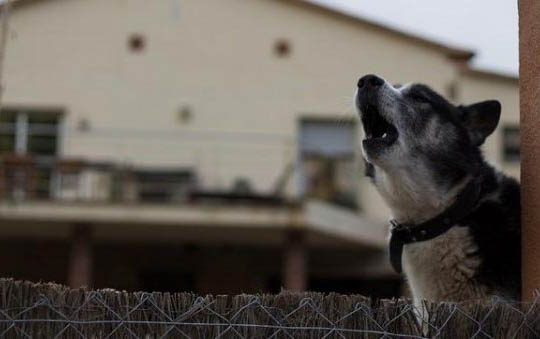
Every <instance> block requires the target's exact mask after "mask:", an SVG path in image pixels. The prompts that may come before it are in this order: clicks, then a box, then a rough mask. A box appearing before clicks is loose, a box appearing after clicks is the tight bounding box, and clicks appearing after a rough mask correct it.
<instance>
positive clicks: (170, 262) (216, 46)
mask: <svg viewBox="0 0 540 339" xmlns="http://www.w3.org/2000/svg"><path fill="white" fill-rule="evenodd" d="M8 37H9V40H8V43H7V53H6V56H5V61H4V63H5V64H4V78H3V79H2V82H3V86H4V88H5V92H4V94H3V107H4V108H3V110H2V112H1V115H0V153H1V154H2V167H1V175H2V179H1V183H0V189H1V194H2V199H3V200H2V203H1V204H0V220H1V225H2V226H1V228H0V237H1V241H2V243H3V244H2V246H1V247H0V252H1V253H2V255H3V256H4V258H5V260H4V265H3V266H2V268H1V269H0V275H3V276H6V275H12V276H15V277H16V278H26V279H33V280H40V279H41V280H56V281H58V282H67V283H70V284H72V285H74V286H76V285H81V284H91V285H94V286H97V287H105V286H109V287H116V288H126V289H140V288H144V289H169V290H170V289H173V290H179V289H191V290H195V291H198V292H239V291H246V292H253V291H259V290H270V291H274V290H278V289H279V286H281V285H285V286H286V287H288V288H298V289H302V288H306V287H308V288H311V289H318V290H323V291H325V290H336V291H342V292H360V293H369V294H376V295H392V294H396V293H399V280H398V278H397V276H395V275H394V274H393V273H392V272H391V269H390V267H389V265H388V263H387V260H386V258H385V254H384V253H385V237H386V220H387V219H388V217H389V213H388V211H387V209H386V208H385V207H384V204H383V203H382V202H381V200H380V198H379V197H378V195H377V194H376V193H375V192H374V190H373V188H372V187H371V186H370V185H369V182H368V180H365V179H364V178H363V175H362V161H361V156H360V151H359V147H358V145H359V126H358V123H357V122H356V120H354V116H355V113H354V109H353V107H352V95H353V92H354V90H355V85H356V81H357V79H358V78H359V77H360V76H361V75H363V74H366V73H377V74H380V75H382V76H383V77H385V78H386V79H388V80H391V81H393V82H396V83H404V82H410V81H415V82H424V83H426V84H428V85H430V86H431V87H433V88H434V89H436V90H438V91H440V92H441V93H443V94H445V95H446V96H448V97H450V98H452V100H454V101H456V102H465V103H470V102H473V101H476V100H483V99H490V98H497V99H499V100H501V101H502V103H503V110H504V112H503V118H502V124H501V127H500V128H499V130H498V131H497V135H496V137H494V138H492V139H491V140H490V141H489V142H488V144H487V145H486V154H487V155H488V157H489V158H490V160H491V161H493V162H494V163H496V164H498V165H500V166H502V167H504V168H505V169H507V170H509V171H510V172H511V173H512V174H514V175H518V173H519V167H518V166H519V134H518V132H519V130H518V123H519V111H518V107H519V105H518V83H517V79H515V78H513V77H509V76H503V75H499V74H493V73H489V72H483V71H477V70H471V69H470V68H469V67H468V61H469V60H470V59H471V58H472V57H473V53H472V52H471V51H468V50H463V49H460V48H455V47H451V46H446V45H444V44H441V43H438V42H433V41H428V40H425V39H422V38H419V37H415V36H411V35H408V34H405V33H403V32H399V31H396V30H393V29H391V28H388V27H384V26H382V25H379V24H376V23H373V22H370V21H368V20H365V19H363V18H357V17H352V16H349V15H347V14H343V13H339V12H335V11H332V10H329V9H326V8H323V7H320V6H318V5H314V4H311V3H308V2H305V1H299V0H223V1H212V0H182V1H181V0H170V1H147V0H118V1H110V0H41V1H33V0H18V1H15V2H14V3H13V8H12V10H11V15H10V23H9V34H8Z"/></svg>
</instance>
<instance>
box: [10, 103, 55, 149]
mask: <svg viewBox="0 0 540 339" xmlns="http://www.w3.org/2000/svg"><path fill="white" fill-rule="evenodd" d="M59 118H60V114H58V113H54V112H35V111H34V112H32V111H30V112H28V111H2V112H1V113H0V154H4V153H16V154H20V155H34V156H55V155H56V152H57V144H58V125H59Z"/></svg>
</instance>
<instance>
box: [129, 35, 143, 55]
mask: <svg viewBox="0 0 540 339" xmlns="http://www.w3.org/2000/svg"><path fill="white" fill-rule="evenodd" d="M145 46H146V40H145V38H144V36H143V35H142V34H138V33H135V34H132V35H130V36H129V38H128V47H129V50H130V51H132V52H142V51H143V50H144V48H145Z"/></svg>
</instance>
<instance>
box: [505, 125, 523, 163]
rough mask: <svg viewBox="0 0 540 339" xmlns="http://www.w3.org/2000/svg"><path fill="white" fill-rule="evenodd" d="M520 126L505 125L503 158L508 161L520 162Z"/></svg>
mask: <svg viewBox="0 0 540 339" xmlns="http://www.w3.org/2000/svg"><path fill="white" fill-rule="evenodd" d="M519 145H520V137H519V127H518V126H505V127H504V128H503V159H504V161H507V162H519Z"/></svg>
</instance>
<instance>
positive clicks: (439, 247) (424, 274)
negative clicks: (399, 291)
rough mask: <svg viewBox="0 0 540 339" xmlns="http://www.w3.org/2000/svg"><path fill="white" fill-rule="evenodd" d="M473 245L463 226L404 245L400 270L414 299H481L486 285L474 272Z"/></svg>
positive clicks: (477, 257)
mask: <svg viewBox="0 0 540 339" xmlns="http://www.w3.org/2000/svg"><path fill="white" fill-rule="evenodd" d="M477 251H478V248H477V245H476V244H475V242H474V240H473V238H472V236H471V235H470V233H469V229H468V228H467V227H459V226H457V225H456V226H454V227H452V228H451V229H450V230H449V231H448V232H446V233H445V234H443V235H440V236H438V237H436V238H434V239H432V240H428V241H423V242H417V243H413V244H408V245H405V246H404V248H403V256H402V260H403V261H402V263H403V271H404V273H405V275H406V277H407V280H408V283H409V286H410V288H411V291H412V293H413V297H414V299H415V301H416V302H418V301H419V300H421V299H428V300H430V301H443V300H453V301H456V300H472V299H484V298H486V297H487V295H488V294H489V291H488V290H487V288H486V287H485V286H484V285H482V284H479V283H478V282H477V281H476V280H475V278H474V275H475V273H476V270H477V269H478V267H479V266H480V263H481V261H480V258H479V256H478V255H477Z"/></svg>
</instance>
